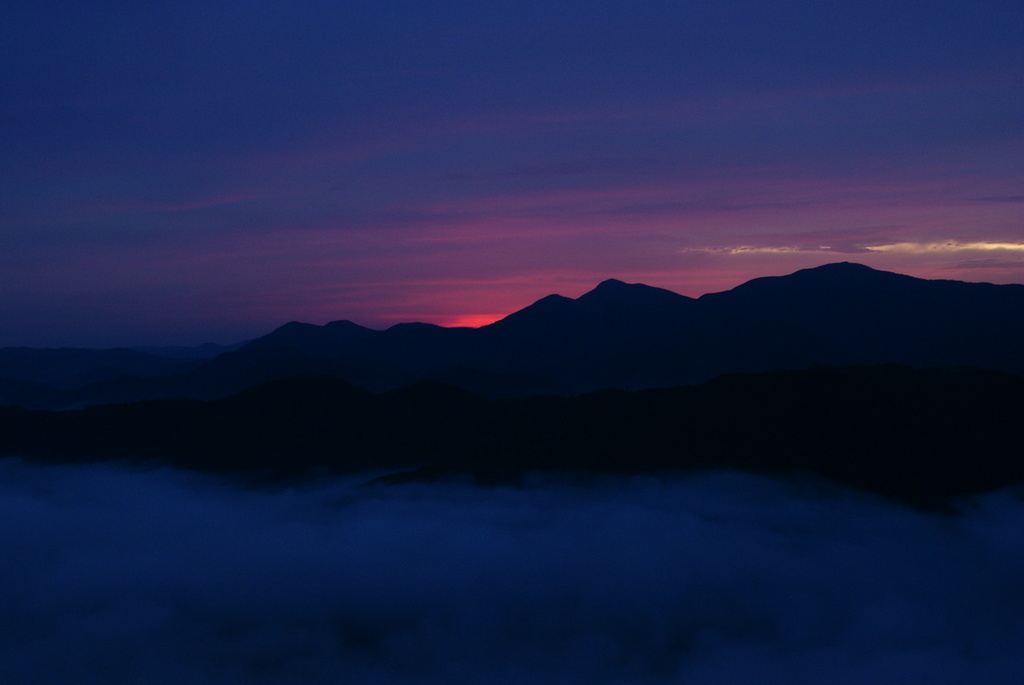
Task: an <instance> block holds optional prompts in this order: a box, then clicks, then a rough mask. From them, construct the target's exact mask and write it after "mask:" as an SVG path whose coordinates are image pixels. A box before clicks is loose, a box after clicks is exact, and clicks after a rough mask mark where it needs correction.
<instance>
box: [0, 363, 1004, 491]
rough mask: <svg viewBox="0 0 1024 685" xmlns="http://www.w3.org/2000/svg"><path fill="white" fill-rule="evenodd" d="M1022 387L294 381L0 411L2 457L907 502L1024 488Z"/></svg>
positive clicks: (258, 476)
mask: <svg viewBox="0 0 1024 685" xmlns="http://www.w3.org/2000/svg"><path fill="white" fill-rule="evenodd" d="M1022 412H1024V378H1021V377H1019V376H1014V375H1012V374H1006V373H1002V372H998V371H987V370H980V369H967V368H956V369H922V370H918V369H911V368H909V367H905V366H894V365H882V366H872V367H844V368H834V367H828V368H815V369H809V370H799V371H771V372H766V373H760V374H730V375H726V376H719V377H718V378H715V379H713V380H711V381H708V382H706V383H703V384H700V385H688V386H679V387H675V388H666V389H649V390H638V391H626V390H616V389H605V390H599V391H595V392H591V393H585V394H582V395H577V396H574V397H559V396H551V395H548V396H533V397H524V398H517V399H504V400H488V399H486V398H484V397H481V396H479V395H475V394H472V393H468V392H466V391H464V390H460V389H457V388H454V387H452V386H448V385H445V384H442V383H437V382H423V383H416V384H413V385H410V386H406V387H404V388H398V389H394V390H390V391H387V392H384V393H377V394H374V393H370V392H369V391H366V390H364V389H362V388H359V387H356V386H353V385H351V384H349V383H346V382H344V381H342V380H339V379H337V378H332V377H327V376H292V377H289V378H284V379H280V380H275V381H271V382H268V383H264V384H260V385H258V386H255V387H253V388H249V389H246V390H244V391H242V392H239V393H235V394H233V395H230V396H228V397H225V398H221V399H217V400H211V401H206V402H202V401H197V400H187V399H166V400H157V401H140V402H132V403H122V404H111V405H102V406H93V407H87V408H84V409H79V410H67V411H28V410H25V409H22V408H20V407H0V457H3V456H20V457H22V458H25V459H30V460H33V461H38V462H44V463H82V462H96V461H109V460H118V461H127V462H131V463H142V464H158V465H170V466H175V467H180V468H187V469H193V470H199V471H206V472H215V473H220V474H224V475H227V476H231V477H235V478H241V479H244V480H248V481H255V482H257V483H270V482H280V481H281V480H282V479H285V480H288V479H292V478H304V477H308V476H310V475H312V476H317V475H324V474H329V473H352V472H358V471H366V470H371V469H382V470H384V469H386V470H390V471H392V473H391V474H389V475H387V476H385V477H384V480H385V481H415V480H436V479H459V480H463V479H466V478H469V479H472V480H474V481H477V482H480V483H485V484H513V485H514V484H518V483H521V482H523V479H524V478H526V477H528V476H529V475H530V474H531V473H549V474H553V475H557V476H559V477H565V478H573V479H576V478H583V479H586V478H589V477H591V476H593V475H600V474H607V475H614V474H620V475H621V474H627V475H629V474H647V475H664V474H671V473H692V472H697V471H706V470H717V469H738V470H743V471H748V472H754V473H767V474H773V475H780V476H795V477H797V478H798V479H803V480H805V482H806V478H808V477H811V478H812V479H824V480H825V481H831V482H834V483H841V484H843V485H846V486H849V487H853V488H856V489H859V490H863V491H867V492H871V493H875V494H878V495H882V496H884V497H888V498H892V499H894V500H898V501H901V502H906V503H909V504H912V505H915V506H921V507H927V508H933V507H943V506H946V505H947V504H948V503H949V502H950V500H951V498H957V497H962V496H967V495H972V494H977V493H983V492H989V491H992V490H996V489H1001V488H1008V487H1012V486H1021V485H1024V461H1022V460H1021V455H1022V454H1024V424H1022V423H1021V421H1020V417H1021V415H1022Z"/></svg>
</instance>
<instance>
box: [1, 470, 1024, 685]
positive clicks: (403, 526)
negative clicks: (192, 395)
mask: <svg viewBox="0 0 1024 685" xmlns="http://www.w3.org/2000/svg"><path fill="white" fill-rule="evenodd" d="M363 480H365V479H348V480H333V481H330V482H321V483H319V484H317V485H316V486H304V487H302V488H297V489H288V490H277V491H274V492H268V491H252V490H244V489H241V488H239V487H235V486H233V485H231V484H227V483H224V482H220V481H215V480H211V479H205V478H200V477H197V476H192V475H188V474H183V473H180V472H172V471H164V470H160V471H148V472H147V471H133V470H128V469H122V468H119V467H111V466H85V467H39V466H33V465H28V464H25V463H24V462H22V461H20V460H14V459H7V460H2V461H0V554H2V558H0V559H2V561H0V681H3V682H7V683H30V682H34V683H43V682H48V683H77V684H88V683H104V684H106V685H118V684H122V683H148V684H150V685H156V684H160V683H167V684H173V685H181V684H182V683H190V684H196V685H197V684H202V683H217V684H218V685H220V684H222V683H246V684H248V683H273V684H278V683H280V684H282V685H283V684H285V683H287V684H289V685H294V684H305V683H318V684H319V683H331V684H336V683H346V684H353V683H382V682H386V683H446V684H447V683H457V682H466V683H471V682H478V683H489V684H496V683H527V682H529V683H566V684H568V683H572V684H574V685H575V684H577V683H637V682H643V683H754V682H756V683H780V684H782V683H785V684H786V685H792V684H793V683H830V684H835V683H873V684H878V683H900V684H901V685H906V684H907V683H928V684H929V685H935V684H937V683H951V684H952V683H956V684H957V685H961V684H962V683H968V682H969V683H1008V684H1009V683H1013V684H1014V685H1016V684H1017V683H1020V682H1021V681H1022V678H1024V582H1022V580H1024V504H1022V503H1021V501H1019V500H1017V499H1015V498H1014V497H1012V496H1011V495H1009V494H1007V493H1002V494H993V495H989V496H986V497H983V498H979V499H976V500H973V501H971V502H968V503H965V505H964V506H963V507H962V510H961V512H960V513H959V514H957V515H955V516H943V515H938V514H923V513H920V512H916V511H913V510H910V509H906V508H903V507H900V506H898V505H895V504H891V503H887V502H884V501H880V500H875V499H870V498H867V497H864V496H861V495H857V494H854V493H850V492H848V491H841V490H830V491H826V490H821V489H815V488H812V487H810V486H807V485H802V486H797V485H791V484H786V483H783V482H780V481H776V480H769V479H764V478H758V477H753V476H748V475H741V474H715V475H706V476H701V477H692V478H685V479H683V478H680V479H678V480H673V481H662V480H655V479H630V480H608V481H603V482H601V483H597V484H591V485H589V486H588V487H585V488H584V487H575V486H570V485H564V484H557V483H554V482H550V481H548V482H537V483H535V484H533V485H531V486H529V487H526V488H523V489H509V488H498V489H486V488H479V487H473V486H469V485H451V484H448V485H406V486H371V487H360V486H359V484H360V483H361V482H362V481H363Z"/></svg>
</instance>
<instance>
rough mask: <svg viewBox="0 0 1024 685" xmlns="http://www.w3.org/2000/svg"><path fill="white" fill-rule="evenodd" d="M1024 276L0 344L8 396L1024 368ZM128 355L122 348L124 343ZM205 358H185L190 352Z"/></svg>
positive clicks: (95, 397) (2, 385)
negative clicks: (238, 338) (372, 325)
mask: <svg viewBox="0 0 1024 685" xmlns="http://www.w3.org/2000/svg"><path fill="white" fill-rule="evenodd" d="M1021 349H1024V285H992V284H988V283H965V282H960V281H951V280H926V279H921V278H914V277H911V276H905V275H901V274H896V273H891V272H885V271H879V270H876V269H872V268H869V267H867V266H863V265H860V264H853V263H848V262H843V263H836V264H827V265H824V266H820V267H817V268H812V269H804V270H801V271H797V272H795V273H792V274H790V275H787V276H776V277H766V278H757V279H754V280H752V281H749V282H747V283H744V284H742V285H740V286H738V287H736V288H733V289H732V290H729V291H725V292H720V293H713V294H708V295H704V296H702V297H699V298H696V299H695V298H690V297H685V296H683V295H679V294H677V293H673V292H671V291H669V290H664V289H661V288H655V287H651V286H647V285H642V284H627V283H624V282H622V281H618V280H614V279H609V280H606V281H603V282H601V283H600V284H599V285H598V286H597V287H596V288H594V289H593V290H591V291H590V292H587V293H585V294H584V295H581V296H580V297H578V298H575V299H572V298H568V297H563V296H561V295H549V296H547V297H544V298H542V299H540V300H538V301H537V302H534V303H533V304H531V305H529V306H527V307H525V308H524V309H521V310H519V311H516V312H514V313H512V314H509V315H508V316H506V317H504V318H503V319H500V320H498V321H496V322H494V323H492V324H490V325H487V326H483V327H481V328H477V329H471V328H444V327H441V326H435V325H432V324H424V323H409V324H398V325H395V326H392V327H391V328H388V329H386V330H373V329H369V328H365V327H363V326H359V325H358V324H355V323H353V322H351V321H334V322H331V323H328V324H326V325H323V326H318V325H313V324H308V323H300V322H291V323H288V324H285V325H284V326H281V327H280V328H278V329H276V330H274V331H272V332H270V333H268V334H267V335H264V336H262V337H260V338H257V339H255V340H252V341H250V342H248V343H247V344H244V345H242V346H240V347H239V348H238V349H234V350H230V351H227V352H224V353H222V354H219V355H216V356H214V357H212V358H206V359H204V358H202V356H201V355H199V354H198V353H197V354H193V355H189V354H188V353H184V352H182V351H180V350H178V351H177V353H176V356H175V357H174V358H171V357H160V356H158V355H155V354H152V353H142V352H138V351H130V350H123V351H81V350H80V351H67V350H63V351H62V350H25V349H23V348H8V349H3V350H0V404H20V405H22V406H25V407H36V408H60V407H70V406H84V405H88V404H95V403H99V402H111V401H130V400H132V399H143V398H147V399H157V398H161V397H191V398H196V399H211V398H215V397H222V396H225V395H227V394H230V393H233V392H236V391H238V390H241V389H243V388H245V387H249V386H252V385H255V384H258V383H262V382H265V381H269V380H274V379H277V378H283V377H286V376H289V375H294V374H320V375H329V376H334V377H336V378H340V379H343V380H345V381H346V382H349V383H352V384H355V385H358V386H361V387H364V388H366V389H369V390H371V391H374V392H383V391H386V390H389V389H393V388H399V387H403V386H406V385H410V384H413V383H416V382H421V381H443V382H446V383H449V384H452V385H456V386H458V387H461V388H463V389H465V390H469V391H472V392H475V393H479V394H481V395H484V396H486V397H491V398H501V397H521V396H525V395H531V394H562V395H572V394H578V393H582V392H587V391H591V390H595V389H599V388H608V387H613V388H628V389H642V388H654V387H671V386H676V385H681V384H693V383H700V382H703V381H706V380H709V379H711V378H714V377H716V376H720V375H722V374H727V373H736V372H760V371H770V370H774V369H806V368H810V367H812V366H815V365H858V364H859V365H873V364H885V363H895V364H903V365H907V366H911V367H919V368H923V367H935V366H970V367H977V368H985V369H994V370H1001V371H1006V372H1009V373H1014V374H1018V375H1024V355H1021V354H1020V350H1021ZM115 352H116V354H115ZM190 356H191V357H193V358H189V357H190Z"/></svg>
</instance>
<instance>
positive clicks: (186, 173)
mask: <svg viewBox="0 0 1024 685" xmlns="http://www.w3.org/2000/svg"><path fill="white" fill-rule="evenodd" d="M0 32H2V37H0V86H2V93H3V96H2V101H0V117H2V127H0V146H2V147H0V149H2V159H3V165H2V166H0V273H2V275H0V320H3V321H4V322H5V323H4V326H3V327H2V328H0V346H2V345H19V344H27V345H35V346H54V345H102V346H107V345H117V344H143V343H145V344H157V343H200V342H204V341H207V340H213V341H218V342H234V341H237V340H240V339H242V338H245V337H249V336H252V335H257V334H261V333H263V332H266V331H267V330H269V329H270V328H272V327H273V326H276V325H278V324H280V323H283V322H285V321H287V320H291V319H300V320H305V321H310V322H313V323H323V322H325V321H328V320H332V319H341V318H347V319H352V320H354V321H356V322H357V323H361V324H364V325H370V326H375V327H383V326H387V325H390V324H392V323H396V322H398V321H409V320H423V321H432V322H436V323H441V324H455V323H471V324H472V323H482V322H486V321H488V320H493V319H494V318H496V317H499V316H501V315H504V314H507V313H509V312H511V311H512V310H514V309H517V308H520V307H522V306H525V305H526V304H529V303H530V302H532V301H533V300H535V299H537V298H539V297H541V296H543V295H546V294H549V293H552V292H559V293H561V294H564V295H568V296H577V295H579V294H581V293H582V292H584V291H586V290H588V289H590V288H591V287H592V286H593V285H594V284H596V283H597V282H598V281H599V280H601V279H603V278H606V277H617V278H621V279H623V280H628V281H642V282H646V283H650V284H652V285H659V286H662V287H667V288H671V289H673V290H676V291H677V292H682V293H684V294H688V295H699V294H702V293H704V292H709V291H716V290H723V289H726V288H729V287H732V286H734V285H736V284H738V283H740V282H742V281H744V280H747V279H749V278H752V277H755V276H759V275H774V274H780V273H787V272H789V271H792V270H795V269H797V268H802V267H806V266H813V265H817V264H821V263H825V262H829V261H841V260H850V261H859V262H863V263H866V264H869V265H871V266H875V267H877V268H884V269H890V270H895V271H901V272H903V273H910V274H914V275H919V276H925V277H932V278H935V277H942V278H958V279H964V280H989V281H996V282H1024V40H1022V39H1021V36H1022V35H1024V7H1022V6H1021V4H1020V3H1019V2H1009V1H997V2H987V3H982V4H979V3H973V2H967V1H959V2H934V1H933V2H901V1H898V0H897V1H896V2H886V3H881V2H863V1H861V2H831V3H822V2H820V1H819V2H776V3H755V2H687V3H682V2H646V3H627V2H587V3H575V2H569V3H558V4H557V5H554V6H553V5H552V4H551V3H530V2H517V3H515V4H508V5H507V6H506V5H501V4H497V3H477V4H471V3H427V2H373V3H370V2H344V3H337V2H294V3H287V4H286V3H266V2H264V3H260V2H245V3H242V2H232V3H209V2H204V3H198V2H189V1H187V0H186V1H184V2H177V3H173V4H167V5H166V6H151V5H147V4H139V3H127V2H102V1H99V2H90V3H79V2H74V3H71V2H50V3H28V2H14V3H9V4H8V7H7V9H6V15H5V21H4V23H3V26H2V27H0Z"/></svg>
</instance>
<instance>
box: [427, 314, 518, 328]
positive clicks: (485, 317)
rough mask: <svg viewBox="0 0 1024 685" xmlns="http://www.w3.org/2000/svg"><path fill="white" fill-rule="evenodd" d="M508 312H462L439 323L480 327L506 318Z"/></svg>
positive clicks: (451, 325) (462, 326)
mask: <svg viewBox="0 0 1024 685" xmlns="http://www.w3.org/2000/svg"><path fill="white" fill-rule="evenodd" d="M505 316H507V314H462V315H460V316H453V317H450V318H446V319H444V320H442V321H440V322H439V323H438V325H439V326H444V327H445V328H480V327H481V326H486V325H487V324H492V323H494V322H495V321H497V320H498V319H501V318H504V317H505Z"/></svg>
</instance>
